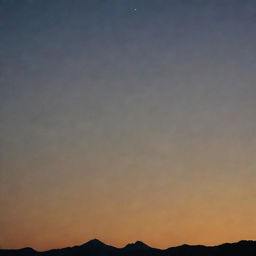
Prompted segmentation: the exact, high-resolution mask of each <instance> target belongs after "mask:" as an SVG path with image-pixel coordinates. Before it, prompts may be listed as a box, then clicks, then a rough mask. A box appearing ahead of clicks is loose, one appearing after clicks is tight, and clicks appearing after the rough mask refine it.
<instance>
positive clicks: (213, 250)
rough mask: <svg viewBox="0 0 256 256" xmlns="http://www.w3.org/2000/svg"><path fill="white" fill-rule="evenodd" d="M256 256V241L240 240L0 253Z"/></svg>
mask: <svg viewBox="0 0 256 256" xmlns="http://www.w3.org/2000/svg"><path fill="white" fill-rule="evenodd" d="M73 255H74V256H194V255H195V256H201V255H202V256H226V255H231V256H240V255H241V256H255V255H256V241H254V240H241V241H238V242H234V243H223V244H220V245H215V246H205V245H188V244H183V245H179V246H176V247H168V248H167V249H158V248H152V247H150V246H148V245H147V244H145V243H143V242H141V241H136V242H134V243H128V244H127V245H126V246H124V247H122V248H117V247H114V246H111V245H107V244H105V243H103V242H102V241H100V240H98V239H92V240H89V241H88V242H86V243H84V244H82V245H76V246H73V247H65V248H60V249H51V250H47V251H37V250H34V249H33V248H30V247H25V248H21V249H0V256H73Z"/></svg>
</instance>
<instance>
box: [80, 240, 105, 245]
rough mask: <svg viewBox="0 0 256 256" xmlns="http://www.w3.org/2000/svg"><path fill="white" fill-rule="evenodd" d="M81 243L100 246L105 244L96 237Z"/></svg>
mask: <svg viewBox="0 0 256 256" xmlns="http://www.w3.org/2000/svg"><path fill="white" fill-rule="evenodd" d="M83 245H90V246H101V245H105V244H104V243H102V242H101V241H100V240H98V239H96V238H95V239H92V240H90V241H88V242H87V243H85V244H83Z"/></svg>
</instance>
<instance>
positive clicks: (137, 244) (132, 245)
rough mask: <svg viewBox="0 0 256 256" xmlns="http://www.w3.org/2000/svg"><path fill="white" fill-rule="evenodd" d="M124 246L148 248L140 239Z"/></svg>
mask: <svg viewBox="0 0 256 256" xmlns="http://www.w3.org/2000/svg"><path fill="white" fill-rule="evenodd" d="M125 248H133V249H148V248H150V247H149V246H148V245H146V244H145V243H143V242H141V241H136V242H135V243H131V244H127V245H126V246H125Z"/></svg>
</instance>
